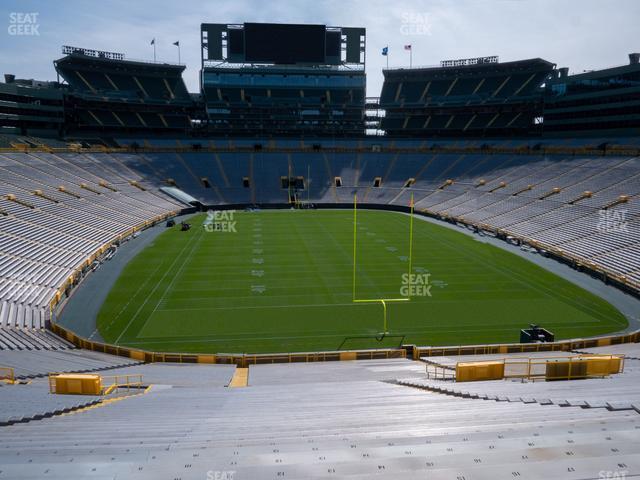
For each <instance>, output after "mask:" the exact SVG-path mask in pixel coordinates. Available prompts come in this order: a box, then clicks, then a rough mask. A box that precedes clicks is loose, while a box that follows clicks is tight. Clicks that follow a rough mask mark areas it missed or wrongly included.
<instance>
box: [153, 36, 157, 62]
mask: <svg viewBox="0 0 640 480" xmlns="http://www.w3.org/2000/svg"><path fill="white" fill-rule="evenodd" d="M153 63H156V39H155V38H154V39H153Z"/></svg>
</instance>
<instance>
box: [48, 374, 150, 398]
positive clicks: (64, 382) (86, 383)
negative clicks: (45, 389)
mask: <svg viewBox="0 0 640 480" xmlns="http://www.w3.org/2000/svg"><path fill="white" fill-rule="evenodd" d="M142 387H143V384H142V375H140V374H133V375H109V376H105V377H102V376H100V375H95V374H86V373H50V374H49V392H50V393H54V394H59V395H109V394H110V393H113V392H114V391H119V390H120V389H126V390H127V391H129V390H131V389H132V388H136V389H138V388H142Z"/></svg>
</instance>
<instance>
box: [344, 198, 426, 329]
mask: <svg viewBox="0 0 640 480" xmlns="http://www.w3.org/2000/svg"><path fill="white" fill-rule="evenodd" d="M410 207H411V213H410V221H409V285H411V270H412V258H413V193H412V194H411V204H410ZM357 238H358V194H357V193H354V195H353V284H352V287H353V303H381V304H382V314H383V331H382V335H383V336H384V335H387V334H388V333H389V331H388V321H387V302H408V301H410V300H411V298H410V297H400V298H368V299H364V298H361V299H359V298H356V265H357V263H356V260H357ZM409 291H410V289H409Z"/></svg>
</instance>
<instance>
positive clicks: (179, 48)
mask: <svg viewBox="0 0 640 480" xmlns="http://www.w3.org/2000/svg"><path fill="white" fill-rule="evenodd" d="M177 47H178V65H180V43H178V45H177Z"/></svg>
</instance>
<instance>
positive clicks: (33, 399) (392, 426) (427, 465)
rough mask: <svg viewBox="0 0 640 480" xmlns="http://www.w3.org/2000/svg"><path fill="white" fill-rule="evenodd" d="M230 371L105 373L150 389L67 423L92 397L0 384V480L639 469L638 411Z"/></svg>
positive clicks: (627, 474) (380, 374)
mask: <svg viewBox="0 0 640 480" xmlns="http://www.w3.org/2000/svg"><path fill="white" fill-rule="evenodd" d="M234 368H235V367H233V366H231V365H194V364H181V365H178V364H176V365H167V364H148V365H134V366H130V367H124V368H119V369H114V370H111V371H110V372H109V373H108V374H121V373H130V374H142V375H143V380H144V382H145V384H151V388H150V389H149V390H148V391H147V392H146V393H145V394H138V395H134V396H130V397H129V398H123V399H121V401H111V402H110V401H109V400H108V398H107V401H106V402H105V401H102V402H100V399H99V400H98V401H99V402H100V403H99V405H98V406H95V407H93V408H88V409H86V410H84V411H82V410H81V411H78V412H77V413H73V414H67V415H59V414H55V411H57V410H60V409H62V408H76V409H77V407H76V405H75V404H76V403H77V402H79V401H91V400H94V398H93V397H82V398H81V399H80V400H79V399H78V397H77V396H71V395H69V396H66V397H71V398H65V399H59V398H57V397H56V396H51V395H50V396H49V398H44V397H45V396H46V395H43V394H42V392H41V391H42V389H43V387H42V383H43V382H44V380H43V379H40V380H39V379H36V380H34V381H33V382H32V383H31V384H29V385H20V386H5V387H0V399H2V398H6V399H7V401H8V404H9V406H10V407H11V409H12V410H11V415H12V416H13V417H14V418H18V419H19V418H20V417H22V418H24V417H27V418H28V419H29V421H28V422H13V423H9V422H7V423H9V424H8V425H7V426H3V427H0V465H2V467H1V468H0V470H1V472H0V476H2V477H5V478H12V479H32V478H33V479H35V478H55V479H63V478H101V479H102V478H104V479H107V478H108V479H119V478H131V479H152V478H153V479H177V478H181V479H183V480H186V479H203V478H219V479H227V480H230V479H234V480H243V479H279V478H285V479H310V478H318V479H330V478H349V479H353V480H356V479H369V478H377V479H398V478H429V479H462V478H464V479H486V480H489V479H490V480H497V479H512V478H518V479H542V478H544V479H563V480H564V479H595V478H631V477H635V476H636V475H638V474H639V473H640V463H639V462H640V443H639V442H638V431H639V430H640V416H639V415H638V412H637V411H636V410H635V409H623V410H620V409H608V408H599V407H596V408H575V407H571V406H567V407H560V406H558V405H556V404H543V403H530V402H522V401H513V402H510V401H501V402H499V401H486V400H482V399H480V398H475V397H461V396H457V395H449V394H443V393H438V392H434V391H429V390H426V389H419V388H408V387H407V386H403V385H398V384H397V382H398V381H399V380H401V379H410V378H413V377H415V376H416V375H420V374H421V373H422V375H424V368H425V366H424V363H421V362H415V361H410V360H405V359H390V360H366V361H353V362H329V363H307V364H304V363H292V364H273V365H272V364H270V365H254V366H251V367H250V369H249V381H248V387H246V388H225V385H227V384H228V383H229V381H230V379H231V376H232V375H233V372H234ZM637 375H638V372H637V371H636V370H635V369H634V370H633V371H632V369H630V370H629V372H628V373H626V372H625V373H624V374H622V375H619V377H620V379H619V380H617V381H616V382H617V383H616V388H615V393H614V391H611V392H610V393H611V395H614V394H619V395H625V394H626V393H627V392H628V393H630V394H633V393H634V392H636V391H637V380H638V379H637ZM587 382H589V383H587ZM480 383H482V384H483V385H480V384H478V385H476V388H477V389H478V390H480V391H488V390H489V389H493V388H502V389H508V388H511V387H514V386H515V388H519V389H520V390H527V389H528V388H533V389H534V390H535V392H536V393H534V394H535V395H542V396H545V397H546V398H549V397H551V396H553V394H552V393H550V392H551V391H552V390H557V389H558V388H560V387H563V388H565V389H566V391H570V389H571V388H572V387H575V386H576V384H581V385H585V386H588V385H589V386H590V388H591V393H592V394H593V395H595V396H598V395H605V396H606V394H607V388H608V387H609V386H611V384H612V382H611V381H610V379H603V380H593V381H576V382H562V383H563V385H559V384H558V382H539V383H535V384H534V383H524V384H517V385H516V384H512V383H511V382H480ZM449 385H452V386H456V385H457V384H452V383H449ZM458 385H461V384H458ZM466 386H467V385H466V384H465V387H466ZM625 388H626V389H627V390H626V391H625ZM599 391H600V394H599V393H598V392H599ZM489 393H490V392H489ZM526 395H527V393H526V392H523V391H521V392H518V396H526ZM51 397H53V398H51ZM54 402H56V403H54ZM69 402H73V403H72V404H71V405H69ZM36 415H37V416H36ZM34 417H35V418H34ZM38 418H40V419H38ZM606 475H608V476H606ZM613 475H617V476H616V477H614V476H613Z"/></svg>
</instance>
